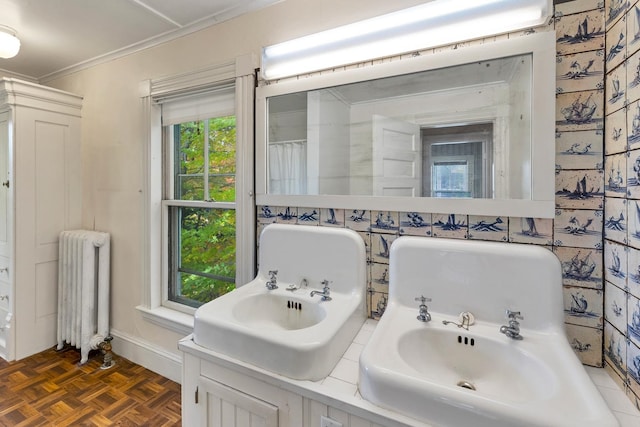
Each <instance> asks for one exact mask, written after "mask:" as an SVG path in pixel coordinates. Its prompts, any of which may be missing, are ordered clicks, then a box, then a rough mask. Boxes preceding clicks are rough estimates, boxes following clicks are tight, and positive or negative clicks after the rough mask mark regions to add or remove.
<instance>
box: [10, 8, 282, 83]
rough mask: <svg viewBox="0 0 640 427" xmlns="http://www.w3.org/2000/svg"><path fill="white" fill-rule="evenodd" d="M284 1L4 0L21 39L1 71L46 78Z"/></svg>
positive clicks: (32, 78)
mask: <svg viewBox="0 0 640 427" xmlns="http://www.w3.org/2000/svg"><path fill="white" fill-rule="evenodd" d="M279 1H281V0H0V25H5V26H8V27H11V28H13V29H14V30H16V32H17V35H18V38H20V41H21V48H20V53H18V55H17V56H16V57H14V58H10V59H1V58H0V75H1V74H3V73H2V71H4V74H11V75H13V76H15V77H22V78H27V79H30V80H35V81H46V80H49V79H51V78H54V77H55V76H57V75H60V74H63V73H65V72H68V71H71V70H73V69H78V68H81V67H83V66H87V65H89V64H92V63H95V62H98V61H101V60H107V59H110V58H112V57H117V56H120V55H124V54H126V53H129V52H133V51H136V50H139V49H142V48H145V47H149V46H152V45H155V44H158V43H160V42H164V41H167V40H170V39H172V38H176V37H179V36H182V35H185V34H188V33H190V32H193V31H197V30H200V29H202V28H205V27H208V26H211V25H214V24H216V23H219V22H222V21H225V20H228V19H231V18H233V17H236V16H238V15H241V14H243V13H247V12H249V11H252V10H256V9H259V8H262V7H265V6H267V5H270V4H273V3H276V2H279ZM7 72H8V73H7Z"/></svg>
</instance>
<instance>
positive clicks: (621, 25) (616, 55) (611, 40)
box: [605, 16, 627, 70]
mask: <svg viewBox="0 0 640 427" xmlns="http://www.w3.org/2000/svg"><path fill="white" fill-rule="evenodd" d="M605 53H606V56H605V61H606V64H607V70H613V69H614V68H615V67H617V66H618V65H620V64H621V63H622V61H624V60H625V59H626V54H627V20H626V16H623V17H622V19H620V20H619V21H617V22H616V23H615V24H613V26H612V27H611V29H609V30H608V33H607V38H606V42H605Z"/></svg>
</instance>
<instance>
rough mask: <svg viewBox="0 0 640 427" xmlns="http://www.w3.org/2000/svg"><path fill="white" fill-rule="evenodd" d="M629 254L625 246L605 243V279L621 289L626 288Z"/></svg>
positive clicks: (608, 241)
mask: <svg viewBox="0 0 640 427" xmlns="http://www.w3.org/2000/svg"><path fill="white" fill-rule="evenodd" d="M628 252H629V251H628V249H627V246H625V245H621V244H618V243H615V242H612V241H610V240H605V241H604V279H605V281H607V282H610V283H613V284H614V285H616V286H618V287H619V288H621V289H624V288H625V287H626V281H627V254H628Z"/></svg>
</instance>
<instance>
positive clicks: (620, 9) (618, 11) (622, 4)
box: [605, 0, 629, 31]
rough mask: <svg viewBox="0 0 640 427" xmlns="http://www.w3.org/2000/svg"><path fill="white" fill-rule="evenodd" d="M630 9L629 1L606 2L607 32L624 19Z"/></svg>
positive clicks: (607, 0)
mask: <svg viewBox="0 0 640 427" xmlns="http://www.w3.org/2000/svg"><path fill="white" fill-rule="evenodd" d="M628 8H629V1H628V0H605V24H606V28H607V31H610V30H611V27H612V26H613V25H614V24H615V23H617V22H618V21H619V20H620V19H622V18H623V17H624V14H625V12H626V11H627V9H628Z"/></svg>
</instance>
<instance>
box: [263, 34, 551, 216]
mask: <svg viewBox="0 0 640 427" xmlns="http://www.w3.org/2000/svg"><path fill="white" fill-rule="evenodd" d="M522 54H532V57H533V61H532V62H533V65H532V66H533V69H532V84H531V93H532V108H531V111H532V117H531V164H530V165H523V167H529V168H530V172H531V186H532V188H531V199H467V198H435V197H387V196H351V195H324V194H320V195H275V194H268V193H267V186H268V175H267V152H268V149H267V135H268V133H267V132H268V130H267V126H268V117H267V98H269V97H272V96H277V95H284V94H288V93H295V92H303V91H309V90H315V89H322V88H327V87H332V86H338V85H344V84H349V83H356V82H360V81H366V80H374V79H379V78H384V77H391V76H396V75H401V74H409V73H415V72H420V71H428V70H433V69H439V68H444V67H451V66H456V65H463V64H467V63H472V62H479V61H486V60H491V59H497V58H503V57H508V56H516V55H522ZM555 57H556V49H555V32H554V31H545V32H541V33H534V34H528V35H523V36H519V37H515V38H513V39H508V40H499V41H495V42H491V43H488V44H479V45H472V46H467V47H462V48H458V49H453V48H450V49H447V50H445V51H442V52H437V53H433V54H428V55H423V56H418V57H413V58H406V59H404V58H403V59H401V60H397V61H391V62H381V63H375V64H374V65H360V66H357V65H356V66H354V68H348V69H346V70H344V71H335V72H332V71H328V72H326V73H320V74H314V75H311V76H308V77H298V78H293V79H287V80H284V81H278V82H273V83H270V82H264V81H262V82H261V86H259V87H258V88H257V89H256V204H257V205H259V206H264V205H269V206H292V207H314V208H334V209H365V210H381V211H399V212H431V213H447V214H450V213H451V214H468V215H487V216H489V215H490V216H494V215H495V216H513V217H524V218H527V217H532V218H553V217H554V216H555Z"/></svg>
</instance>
